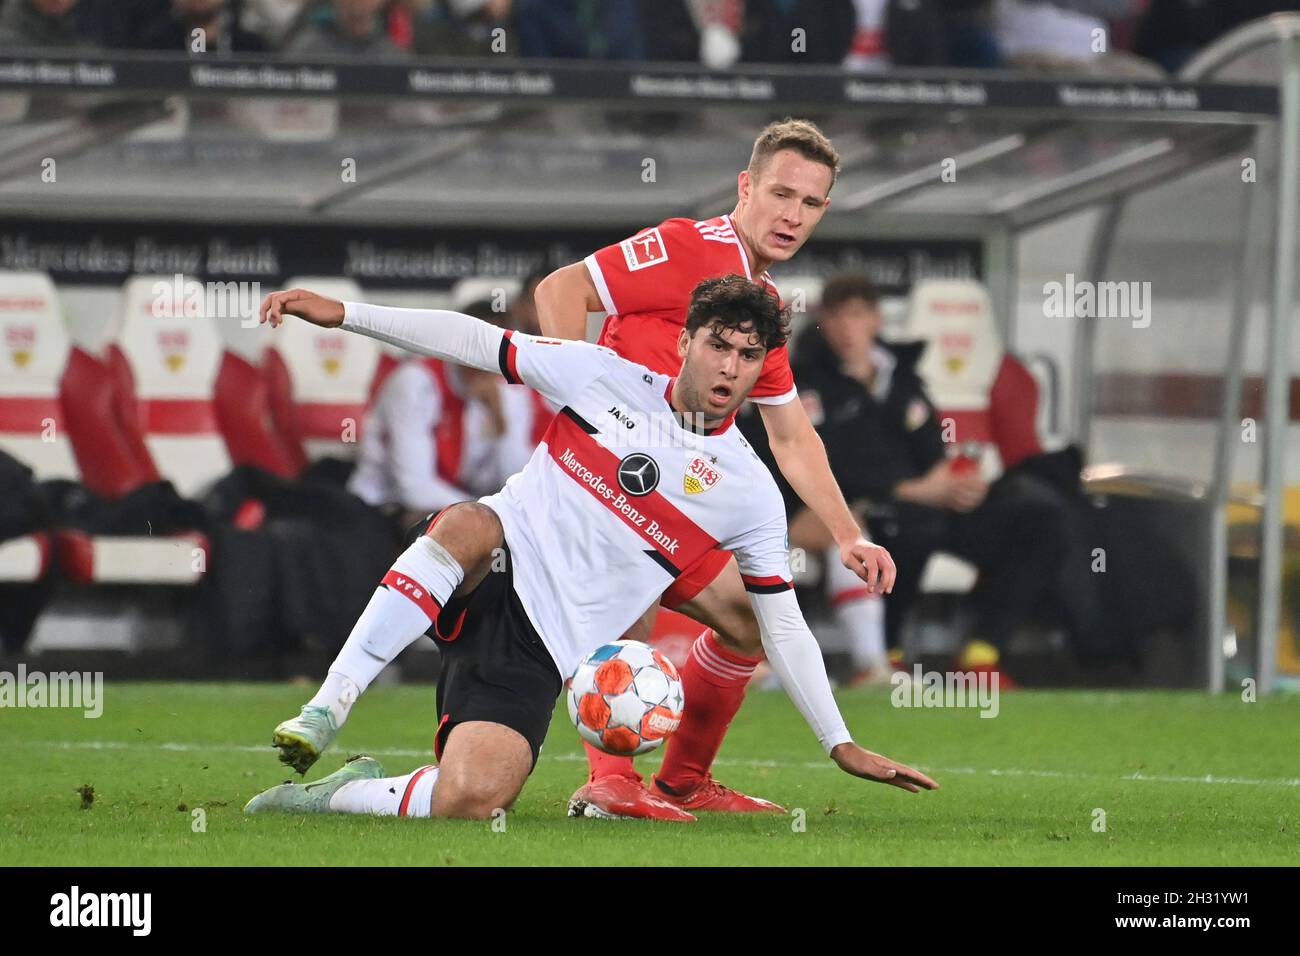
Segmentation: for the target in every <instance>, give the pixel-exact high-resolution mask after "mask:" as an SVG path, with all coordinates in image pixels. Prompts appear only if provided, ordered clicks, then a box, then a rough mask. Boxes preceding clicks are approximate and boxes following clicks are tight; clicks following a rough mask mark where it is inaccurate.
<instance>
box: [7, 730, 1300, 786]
mask: <svg viewBox="0 0 1300 956" xmlns="http://www.w3.org/2000/svg"><path fill="white" fill-rule="evenodd" d="M12 746H18V747H49V748H51V749H55V750H168V751H173V752H180V753H190V752H204V753H248V754H269V753H270V752H271V750H272V749H273V748H272V747H271V745H270V744H266V745H265V746H252V745H238V744H186V743H174V742H165V743H160V744H145V743H127V742H125V741H121V740H75V741H69V740H20V741H14V742H13V744H12ZM338 752H339V753H340V754H341V753H344V752H347V753H370V754H377V755H382V756H391V757H417V758H420V759H427V758H428V757H429V754H430V751H428V750H412V749H405V748H400V747H399V748H393V747H377V748H375V749H373V750H372V749H367V748H365V747H349V748H339V750H338ZM546 759H547V760H554V761H563V762H565V763H580V762H583V761H585V760H586V759H587V758H586V756H585V755H583V754H550V755H548V756H547V757H546ZM714 763H715V764H717V765H718V766H720V767H750V768H753V767H758V768H772V769H775V770H830V769H833V768H834V766H835V765H834V764H832V763H831V762H830V761H829V760H827V761H825V762H816V763H814V762H811V761H809V762H800V761H789V760H737V759H731V758H726V757H723V758H720V759H718V760H715V761H714ZM918 769H920V770H924V771H926V772H928V773H955V774H971V775H978V774H986V775H988V776H990V777H1046V778H1049V779H1055V780H1099V781H1111V782H1113V781H1116V780H1129V781H1139V782H1142V783H1218V784H1223V783H1228V784H1240V785H1243V786H1250V787H1300V778H1291V779H1286V778H1281V779H1273V780H1268V779H1262V780H1261V779H1257V778H1254V777H1218V776H1215V775H1214V774H1210V773H1207V774H1201V775H1199V776H1170V775H1165V774H1149V773H1143V772H1142V771H1141V770H1135V771H1134V772H1133V773H1126V774H1121V775H1120V776H1118V777H1109V776H1104V775H1102V774H1095V773H1066V772H1064V771H1060V770H1020V769H1015V768H1011V769H1000V768H993V769H988V770H982V769H980V768H978V767H929V766H925V765H923V764H918Z"/></svg>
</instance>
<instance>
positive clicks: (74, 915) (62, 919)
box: [50, 886, 153, 936]
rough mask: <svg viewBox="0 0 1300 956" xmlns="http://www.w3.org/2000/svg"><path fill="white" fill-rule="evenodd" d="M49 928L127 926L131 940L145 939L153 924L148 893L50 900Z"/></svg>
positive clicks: (77, 894)
mask: <svg viewBox="0 0 1300 956" xmlns="http://www.w3.org/2000/svg"><path fill="white" fill-rule="evenodd" d="M50 906H51V907H53V908H52V909H51V910H50V925H51V926H70V927H71V926H129V927H131V933H132V935H133V936H148V935H149V930H150V928H151V927H152V923H153V894H152V893H86V894H84V895H83V894H82V892H81V889H80V887H77V886H74V887H73V888H72V892H71V893H55V894H54V895H53V896H51V897H50Z"/></svg>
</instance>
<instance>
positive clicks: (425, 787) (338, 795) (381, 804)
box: [330, 765, 438, 817]
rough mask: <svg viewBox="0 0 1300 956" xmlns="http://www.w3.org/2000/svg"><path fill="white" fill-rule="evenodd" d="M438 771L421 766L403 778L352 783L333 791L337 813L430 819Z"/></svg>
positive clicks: (331, 804) (435, 768) (332, 806)
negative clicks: (428, 817)
mask: <svg viewBox="0 0 1300 956" xmlns="http://www.w3.org/2000/svg"><path fill="white" fill-rule="evenodd" d="M437 782H438V768H437V767H434V766H432V765H430V766H427V767H421V768H419V769H418V770H414V771H412V772H411V773H408V774H407V775H406V776H404V777H381V778H379V779H378V780H353V781H350V782H349V783H345V784H344V785H343V786H341V787H339V788H338V790H336V791H334V796H332V797H330V809H331V810H333V811H334V812H335V813H365V814H369V815H370V816H374V817H427V816H432V811H433V787H434V785H435V784H436V783H437Z"/></svg>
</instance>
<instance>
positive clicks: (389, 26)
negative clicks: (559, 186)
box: [0, 0, 1300, 75]
mask: <svg viewBox="0 0 1300 956" xmlns="http://www.w3.org/2000/svg"><path fill="white" fill-rule="evenodd" d="M1284 10H1300V0H1233V2H1231V3H1229V2H1226V0H0V49H8V50H21V49H54V48H75V47H90V46H98V47H103V48H108V49H134V50H178V51H190V52H196V51H195V50H194V48H193V47H194V43H193V36H194V31H195V30H200V29H201V30H203V31H204V36H205V40H204V52H206V53H209V54H210V53H217V54H221V53H232V52H233V53H256V52H264V51H279V52H281V53H283V54H284V55H288V56H292V55H298V56H317V55H343V56H363V57H368V58H378V57H387V58H392V57H403V56H483V55H489V54H504V55H507V56H522V57H529V58H546V59H552V58H553V59H596V60H630V61H677V62H692V61H694V62H700V63H703V64H704V65H706V66H708V67H710V68H714V69H724V68H727V67H731V66H734V65H736V64H738V63H823V64H830V63H842V64H843V65H844V66H845V67H846V68H848V69H851V70H856V71H866V72H880V71H883V70H888V69H890V68H892V67H900V66H903V67H957V68H980V69H1004V68H1012V69H1014V68H1025V69H1058V68H1059V69H1074V70H1079V69H1083V70H1087V71H1090V72H1097V73H1102V74H1114V75H1142V74H1153V75H1158V74H1159V73H1161V72H1162V71H1168V72H1176V71H1177V70H1179V69H1180V68H1181V67H1182V66H1183V65H1184V64H1185V63H1186V62H1187V61H1188V60H1189V59H1190V58H1191V57H1192V56H1193V55H1194V54H1195V53H1196V51H1197V50H1199V49H1201V48H1202V47H1204V46H1206V45H1207V44H1209V43H1211V42H1213V41H1214V40H1215V39H1217V38H1218V37H1220V36H1222V35H1223V34H1224V33H1226V32H1228V31H1229V30H1231V29H1233V28H1235V27H1237V26H1240V25H1241V24H1243V23H1246V22H1248V21H1250V20H1253V19H1257V18H1259V17H1263V16H1267V15H1268V14H1270V13H1276V12H1281V11H1284ZM502 30H504V33H502V32H501V31H502ZM502 38H504V39H505V44H504V49H502V48H501V43H500V40H501V39H502ZM1099 38H1101V39H1100V40H1099Z"/></svg>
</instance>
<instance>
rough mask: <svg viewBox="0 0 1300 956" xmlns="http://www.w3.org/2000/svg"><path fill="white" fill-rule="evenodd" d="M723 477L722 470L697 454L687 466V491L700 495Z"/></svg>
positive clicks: (689, 493) (690, 493)
mask: <svg viewBox="0 0 1300 956" xmlns="http://www.w3.org/2000/svg"><path fill="white" fill-rule="evenodd" d="M721 479H722V472H720V471H718V469H716V468H714V467H713V466H712V465H711V464H709V463H708V462H707V461H705V460H704V459H703V458H701V457H700V456H698V455H696V456H695V457H694V458H692V459H691V463H690V464H689V465H687V466H686V482H685V484H686V493H687V494H688V495H698V494H699V493H700V492H702V491H708V490H709V489H710V488H712V487H713V486H714V485H716V484H717V483H718V482H719V481H720V480H721Z"/></svg>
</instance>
